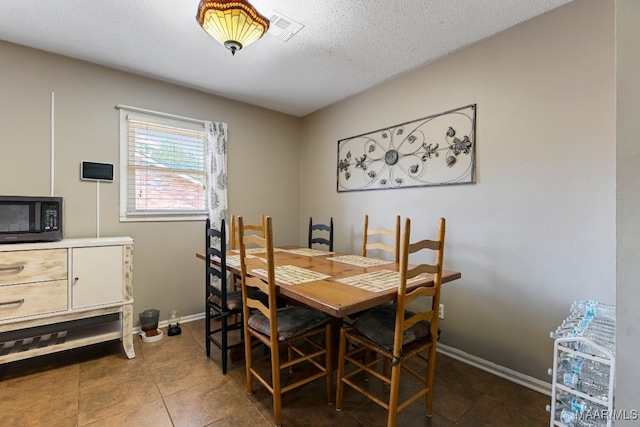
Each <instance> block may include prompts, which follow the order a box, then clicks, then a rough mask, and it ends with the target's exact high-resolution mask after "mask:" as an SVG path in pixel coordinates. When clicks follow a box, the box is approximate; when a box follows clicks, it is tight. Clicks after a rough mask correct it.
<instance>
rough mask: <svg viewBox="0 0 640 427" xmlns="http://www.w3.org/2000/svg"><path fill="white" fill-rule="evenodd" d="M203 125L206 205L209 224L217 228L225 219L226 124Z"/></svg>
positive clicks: (212, 123)
mask: <svg viewBox="0 0 640 427" xmlns="http://www.w3.org/2000/svg"><path fill="white" fill-rule="evenodd" d="M204 127H205V169H206V173H207V183H206V185H207V207H208V209H209V219H210V220H211V226H212V227H214V228H218V229H219V228H220V224H221V222H222V220H223V219H225V220H226V219H227V124H226V123H218V122H208V121H207V122H205V123H204ZM227 230H228V227H227ZM228 234H229V233H227V236H228ZM227 240H229V239H228V238H227ZM227 243H228V242H227Z"/></svg>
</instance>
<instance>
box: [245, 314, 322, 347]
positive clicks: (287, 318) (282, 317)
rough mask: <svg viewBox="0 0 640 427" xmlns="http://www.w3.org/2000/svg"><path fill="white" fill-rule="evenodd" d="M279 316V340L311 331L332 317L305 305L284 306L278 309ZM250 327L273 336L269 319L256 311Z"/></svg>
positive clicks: (250, 320) (250, 321) (251, 318)
mask: <svg viewBox="0 0 640 427" xmlns="http://www.w3.org/2000/svg"><path fill="white" fill-rule="evenodd" d="M276 315H277V316H278V341H285V340H287V339H289V338H292V337H295V336H297V335H300V334H302V333H304V332H307V331H310V330H311V329H314V328H316V327H318V326H320V325H322V324H323V323H325V322H327V321H328V320H330V319H331V316H329V315H328V314H325V313H322V312H320V311H316V310H311V309H309V308H304V307H283V308H279V309H277V310H276ZM249 327H250V328H251V329H254V330H256V331H258V332H260V333H261V334H263V335H267V336H271V331H270V330H269V319H267V317H266V316H265V315H264V314H262V313H256V314H254V315H252V316H251V317H250V318H249Z"/></svg>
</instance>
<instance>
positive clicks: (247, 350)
mask: <svg viewBox="0 0 640 427" xmlns="http://www.w3.org/2000/svg"><path fill="white" fill-rule="evenodd" d="M245 322H246V320H245ZM244 331H245V332H244V335H245V339H244V360H245V363H244V370H245V377H246V380H247V393H249V394H253V375H252V374H251V367H252V366H253V356H252V354H251V334H249V333H248V331H247V330H246V329H244Z"/></svg>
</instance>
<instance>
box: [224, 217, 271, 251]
mask: <svg viewBox="0 0 640 427" xmlns="http://www.w3.org/2000/svg"><path fill="white" fill-rule="evenodd" d="M244 230H245V235H249V233H248V231H251V232H254V233H255V234H257V235H258V236H260V237H262V238H264V237H265V225H264V215H260V224H245V225H244ZM238 233H239V230H238V223H237V218H236V216H235V215H231V249H233V250H237V249H239V248H240V238H239V234H238Z"/></svg>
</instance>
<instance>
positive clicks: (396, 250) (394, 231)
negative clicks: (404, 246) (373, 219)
mask: <svg viewBox="0 0 640 427" xmlns="http://www.w3.org/2000/svg"><path fill="white" fill-rule="evenodd" d="M370 236H376V237H379V238H380V239H383V238H386V239H387V240H388V238H389V237H392V238H393V239H394V240H393V246H391V245H389V244H387V243H384V242H383V241H381V240H377V241H375V242H370V241H369V237H370ZM373 249H379V250H381V251H385V252H389V253H391V254H393V260H394V261H395V262H398V261H399V260H400V215H397V216H396V224H395V227H394V228H384V227H379V228H369V215H365V216H364V231H363V233H362V256H365V257H366V256H367V253H368V251H369V250H373Z"/></svg>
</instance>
